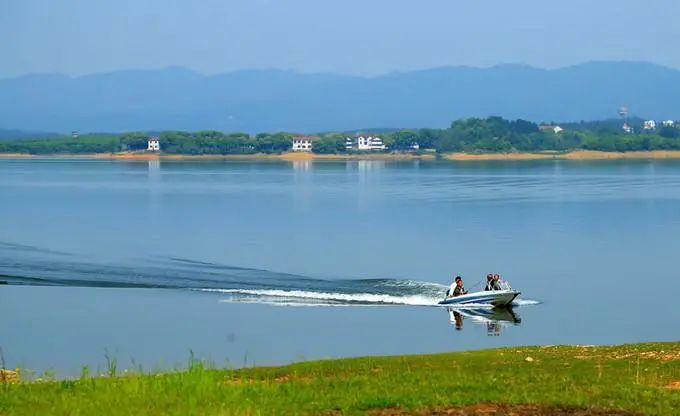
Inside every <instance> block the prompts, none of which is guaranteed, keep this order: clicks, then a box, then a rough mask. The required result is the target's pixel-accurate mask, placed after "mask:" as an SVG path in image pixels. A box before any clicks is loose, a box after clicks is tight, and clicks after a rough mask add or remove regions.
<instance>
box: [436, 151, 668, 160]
mask: <svg viewBox="0 0 680 416" xmlns="http://www.w3.org/2000/svg"><path fill="white" fill-rule="evenodd" d="M443 158H444V159H447V160H457V161H465V160H543V159H567V160H606V159H680V150H653V151H648V152H600V151H592V150H576V151H573V152H568V153H557V152H543V153H479V154H474V153H446V154H444V155H443Z"/></svg>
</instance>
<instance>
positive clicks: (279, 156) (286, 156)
mask: <svg viewBox="0 0 680 416" xmlns="http://www.w3.org/2000/svg"><path fill="white" fill-rule="evenodd" d="M41 157H42V158H64V159H68V158H73V159H111V160H130V161H149V160H283V161H298V160H422V159H428V160H434V159H435V158H436V157H435V155H434V154H412V153H367V154H315V153H307V152H288V153H276V154H267V153H255V154H247V155H180V154H158V153H83V154H78V153H54V154H39V155H37V154H29V153H0V159H14V158H41Z"/></svg>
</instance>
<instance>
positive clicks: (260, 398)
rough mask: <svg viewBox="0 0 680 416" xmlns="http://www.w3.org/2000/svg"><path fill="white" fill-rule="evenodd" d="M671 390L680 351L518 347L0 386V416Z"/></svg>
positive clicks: (604, 402)
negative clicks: (529, 359)
mask: <svg viewBox="0 0 680 416" xmlns="http://www.w3.org/2000/svg"><path fill="white" fill-rule="evenodd" d="M527 357H531V358H533V362H528V361H526V358H527ZM113 370H114V371H115V368H114V369H113ZM678 380H680V343H657V344H635V345H623V346H616V347H570V346H565V347H521V348H517V347H515V348H505V349H495V350H484V351H472V352H462V353H447V354H437V355H421V356H399V357H367V358H356V359H343V360H327V361H315V362H303V363H298V364H293V365H288V366H284V367H262V368H249V369H241V370H224V369H210V368H207V367H206V366H205V365H204V364H202V363H200V362H195V361H191V362H190V365H189V368H187V369H186V370H183V371H181V372H175V373H168V374H139V373H136V374H130V373H128V374H126V375H119V376H117V377H97V378H92V377H88V376H83V377H82V378H81V379H78V380H69V381H50V382H36V381H32V382H21V383H18V384H4V385H0V414H1V415H49V414H57V415H100V414H108V415H131V414H151V415H161V414H175V415H186V414H201V415H222V414H263V415H265V414H266V415H270V414H282V415H283V414H318V413H333V412H335V413H338V412H340V413H342V414H362V413H364V412H366V411H368V410H371V409H381V408H392V407H399V408H401V409H403V410H418V409H420V410H422V409H428V408H436V407H446V406H455V405H466V404H473V403H482V402H496V403H510V404H520V403H535V404H546V405H569V406H578V407H588V406H594V407H598V408H606V409H621V410H633V411H638V412H641V413H643V414H648V415H664V416H668V415H680V390H675V389H671V388H668V386H669V385H673V382H677V381H678Z"/></svg>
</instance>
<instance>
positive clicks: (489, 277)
mask: <svg viewBox="0 0 680 416" xmlns="http://www.w3.org/2000/svg"><path fill="white" fill-rule="evenodd" d="M484 290H485V291H489V290H494V288H493V273H489V274H487V275H486V286H484Z"/></svg>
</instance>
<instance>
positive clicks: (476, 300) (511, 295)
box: [439, 290, 521, 306]
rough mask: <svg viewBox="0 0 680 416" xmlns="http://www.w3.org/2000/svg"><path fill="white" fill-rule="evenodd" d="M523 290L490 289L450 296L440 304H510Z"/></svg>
mask: <svg viewBox="0 0 680 416" xmlns="http://www.w3.org/2000/svg"><path fill="white" fill-rule="evenodd" d="M520 294H521V292H518V291H516V290H490V291H485V292H473V293H468V294H467V295H460V296H456V297H449V298H446V299H444V300H442V301H441V302H439V304H440V305H468V304H488V305H493V306H508V305H510V304H511V303H512V301H513V300H515V298H516V297H517V296H519V295H520Z"/></svg>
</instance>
